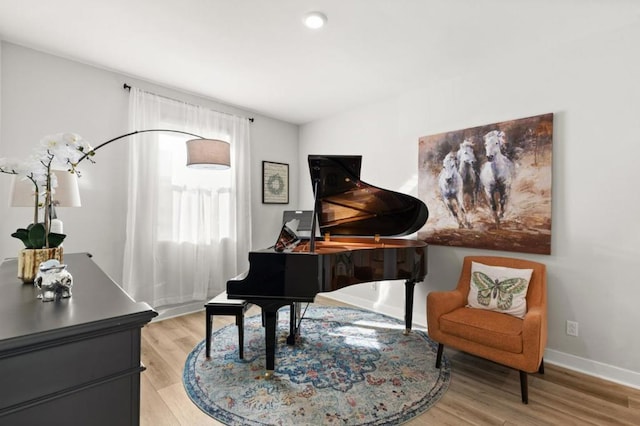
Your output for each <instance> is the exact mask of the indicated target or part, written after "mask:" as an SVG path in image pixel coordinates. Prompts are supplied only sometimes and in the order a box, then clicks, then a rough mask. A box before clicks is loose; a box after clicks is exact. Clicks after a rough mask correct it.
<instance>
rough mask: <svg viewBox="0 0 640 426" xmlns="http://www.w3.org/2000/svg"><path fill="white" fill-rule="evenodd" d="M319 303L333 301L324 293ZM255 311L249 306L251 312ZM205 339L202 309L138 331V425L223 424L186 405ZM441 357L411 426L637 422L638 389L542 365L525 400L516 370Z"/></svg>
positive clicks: (452, 354) (222, 321)
mask: <svg viewBox="0 0 640 426" xmlns="http://www.w3.org/2000/svg"><path fill="white" fill-rule="evenodd" d="M316 303H323V304H330V305H335V304H336V303H335V302H334V301H332V300H331V299H326V298H321V297H318V299H317V300H316ZM257 313H259V311H258V310H257V308H256V307H253V308H251V310H250V311H249V313H248V314H249V315H251V314H257ZM229 323H233V317H214V329H218V328H219V327H221V326H224V325H226V324H229ZM203 339H204V312H198V313H194V314H189V315H185V316H182V317H177V318H172V319H168V320H164V321H159V322H156V323H151V324H149V325H147V326H146V327H144V328H143V330H142V361H143V363H144V364H145V366H146V367H147V370H146V371H145V372H143V373H142V375H141V379H140V383H141V394H142V396H141V412H140V417H141V424H142V426H162V425H167V426H173V425H185V426H196V425H219V424H220V423H219V422H217V421H215V420H213V419H212V418H211V417H209V416H207V415H206V414H204V413H203V412H202V411H200V409H198V408H197V407H196V406H195V405H194V404H193V403H192V402H191V400H190V399H189V397H188V396H187V394H186V392H185V390H184V387H183V385H182V370H183V368H184V363H185V360H186V358H187V355H188V354H189V352H191V350H192V349H193V347H194V346H195V345H196V344H197V343H198V342H200V341H202V340H203ZM445 355H446V356H447V357H448V358H449V360H450V362H451V383H450V385H449V389H448V390H447V392H446V393H445V395H444V396H443V397H442V399H440V401H439V402H438V403H437V404H436V405H435V406H434V407H432V408H431V409H430V410H429V411H427V412H426V413H425V414H423V415H421V416H419V417H416V418H415V419H414V420H412V421H411V422H409V423H407V424H408V425H411V426H418V425H427V424H428V425H456V426H458V425H545V424H548V425H640V390H636V389H632V388H627V387H624V386H620V385H618V384H614V383H610V382H607V381H603V380H600V379H596V378H593V377H590V376H585V375H582V374H579V373H575V372H573V371H570V370H566V369H562V368H559V367H555V366H553V365H550V364H548V363H547V364H545V374H543V375H540V374H533V375H530V376H529V404H528V405H524V404H522V402H521V401H520V382H519V376H518V372H517V371H515V370H511V369H509V368H506V367H502V366H500V365H497V364H494V363H491V362H489V361H485V360H482V359H479V358H476V357H473V356H470V355H466V354H463V353H461V352H457V351H454V350H448V349H446V348H445ZM425 368H434V367H433V366H426V367H425Z"/></svg>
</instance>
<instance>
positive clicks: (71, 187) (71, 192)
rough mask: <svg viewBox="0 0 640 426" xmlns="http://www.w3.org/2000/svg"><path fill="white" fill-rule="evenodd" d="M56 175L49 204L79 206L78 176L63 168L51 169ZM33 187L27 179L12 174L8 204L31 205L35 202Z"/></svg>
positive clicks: (12, 205)
mask: <svg viewBox="0 0 640 426" xmlns="http://www.w3.org/2000/svg"><path fill="white" fill-rule="evenodd" d="M52 172H53V173H54V174H55V175H56V178H57V181H58V186H57V187H56V188H55V189H54V190H55V193H54V194H53V195H52V200H51V204H53V205H54V206H57V207H80V191H79V189H78V177H77V176H76V175H75V174H73V173H69V172H67V171H64V170H52ZM34 197H35V187H34V185H33V182H31V181H30V180H28V179H20V178H18V177H17V176H15V175H14V176H13V182H12V184H11V195H10V197H9V205H10V206H11V207H33V206H34V204H35V201H36V200H35V199H34Z"/></svg>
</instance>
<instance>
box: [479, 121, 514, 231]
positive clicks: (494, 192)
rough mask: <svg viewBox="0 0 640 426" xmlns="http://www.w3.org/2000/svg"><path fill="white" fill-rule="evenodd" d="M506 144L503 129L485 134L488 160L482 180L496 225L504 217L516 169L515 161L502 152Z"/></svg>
mask: <svg viewBox="0 0 640 426" xmlns="http://www.w3.org/2000/svg"><path fill="white" fill-rule="evenodd" d="M504 145H506V136H505V134H504V132H503V131H499V130H492V131H491V132H489V133H487V134H486V135H484V148H485V151H486V155H487V162H486V163H484V164H483V165H482V170H481V171H480V180H481V182H482V185H483V187H484V192H485V195H486V196H487V200H488V201H489V205H490V206H491V210H492V211H493V217H494V219H495V221H496V225H499V224H500V219H502V218H503V217H504V210H505V205H506V204H507V200H508V199H509V192H510V190H511V183H512V182H513V177H514V171H515V169H514V166H513V162H512V161H511V160H509V159H508V158H507V157H506V156H505V155H504V154H502V150H501V148H502V147H503V146H504Z"/></svg>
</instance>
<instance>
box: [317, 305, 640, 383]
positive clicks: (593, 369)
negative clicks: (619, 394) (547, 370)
mask: <svg viewBox="0 0 640 426" xmlns="http://www.w3.org/2000/svg"><path fill="white" fill-rule="evenodd" d="M323 297H326V298H329V299H333V300H337V301H340V302H344V303H348V304H351V305H353V306H357V307H360V308H363V309H369V310H372V311H374V312H380V313H381V314H385V315H388V316H390V317H394V318H398V319H403V318H404V310H402V309H399V308H397V307H395V306H389V305H378V306H374V305H375V303H374V302H372V301H371V300H367V299H361V298H359V297H356V296H352V295H349V294H344V293H340V298H339V299H338V298H336V297H331V295H330V294H329V293H325V294H323ZM413 323H414V327H415V328H419V329H422V328H424V329H425V330H426V328H427V318H426V315H416V314H415V313H414V320H413ZM544 362H545V364H552V365H557V366H559V367H563V368H566V369H568V370H573V371H577V372H579V373H582V374H586V375H589V376H594V377H598V378H601V379H604V380H608V381H610V382H614V383H618V384H621V385H624V386H628V387H631V388H635V389H640V373H637V372H635V371H631V370H625V369H623V368H619V367H615V366H612V365H608V364H604V363H601V362H598V361H592V360H590V359H586V358H581V357H578V356H575V355H571V354H567V353H564V352H560V351H556V350H554V349H548V348H547V349H546V350H545V351H544Z"/></svg>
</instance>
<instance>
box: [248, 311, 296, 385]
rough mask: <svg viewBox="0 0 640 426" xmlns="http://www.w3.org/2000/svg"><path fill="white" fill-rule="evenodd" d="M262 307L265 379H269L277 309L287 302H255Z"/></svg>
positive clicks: (272, 360)
mask: <svg viewBox="0 0 640 426" xmlns="http://www.w3.org/2000/svg"><path fill="white" fill-rule="evenodd" d="M256 304H257V305H259V306H261V307H262V318H263V320H264V340H265V355H266V371H265V373H264V378H265V379H271V378H272V377H273V372H274V370H275V365H276V361H275V359H276V331H277V328H278V327H277V326H278V309H280V308H281V307H282V306H285V305H288V304H289V302H285V301H280V302H267V303H256Z"/></svg>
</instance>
